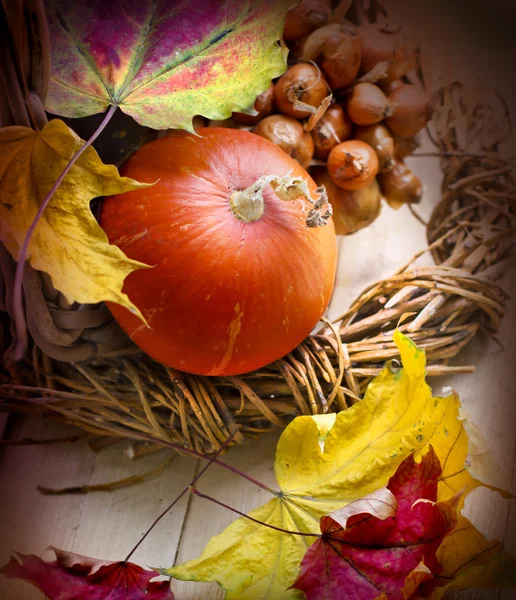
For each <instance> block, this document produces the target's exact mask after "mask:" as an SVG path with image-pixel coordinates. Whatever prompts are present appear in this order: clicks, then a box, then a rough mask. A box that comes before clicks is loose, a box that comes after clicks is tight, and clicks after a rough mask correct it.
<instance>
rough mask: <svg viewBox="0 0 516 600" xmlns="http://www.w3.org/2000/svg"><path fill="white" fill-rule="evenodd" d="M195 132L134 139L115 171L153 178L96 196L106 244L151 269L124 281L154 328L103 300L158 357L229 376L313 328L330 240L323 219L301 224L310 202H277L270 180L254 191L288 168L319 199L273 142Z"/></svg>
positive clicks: (327, 284)
mask: <svg viewBox="0 0 516 600" xmlns="http://www.w3.org/2000/svg"><path fill="white" fill-rule="evenodd" d="M197 133H198V134H199V135H197V136H196V135H193V134H190V133H187V132H178V133H174V134H173V135H170V136H168V137H165V138H162V139H159V140H156V141H153V142H151V143H149V144H146V145H145V146H142V147H141V148H140V149H139V150H137V151H136V152H135V153H134V154H133V156H132V157H131V158H130V159H129V160H128V162H127V163H126V165H125V166H124V167H123V169H122V174H123V175H126V176H128V177H132V178H134V179H137V180H138V181H144V182H156V181H157V183H155V185H153V186H152V187H149V188H146V189H140V190H136V191H133V192H130V193H126V194H121V195H119V196H112V197H109V198H106V199H105V200H104V204H103V208H102V215H101V225H102V227H103V228H104V230H105V231H106V233H107V235H108V238H109V240H110V242H111V243H113V244H116V245H118V246H119V247H120V248H121V249H122V250H123V251H124V252H125V253H126V255H127V256H129V257H130V258H133V259H135V260H139V261H142V262H144V263H147V264H149V265H152V266H153V268H152V269H142V270H138V271H135V272H133V273H131V274H130V275H129V276H128V277H127V279H126V281H125V284H124V288H123V291H124V292H125V293H127V294H128V296H129V298H130V299H131V301H132V302H133V303H134V304H136V306H138V307H139V309H140V310H141V311H142V313H143V315H144V316H145V318H146V319H147V322H148V324H149V326H150V327H146V326H145V325H144V324H142V323H141V322H140V321H139V320H138V319H137V318H136V317H135V316H134V315H133V314H131V313H130V312H129V311H128V310H127V309H125V308H123V307H121V306H119V305H114V304H110V305H109V308H110V310H111V312H112V313H113V315H114V316H115V318H116V319H117V321H118V322H119V323H120V325H121V326H122V328H123V329H124V330H125V331H126V332H127V333H128V334H129V335H130V337H131V339H132V340H133V341H134V342H135V343H136V344H137V345H138V346H140V348H142V349H143V350H144V351H145V352H147V354H149V355H150V356H152V357H153V358H155V359H156V360H158V361H159V362H162V363H164V364H166V365H169V366H171V367H174V368H176V369H178V370H181V371H186V372H189V373H196V374H201V375H232V374H238V373H243V372H247V371H251V370H254V369H258V368H260V367H262V366H264V365H266V364H268V363H270V362H272V361H274V360H276V359H278V358H280V357H282V356H284V355H285V354H287V353H288V352H290V351H291V350H293V349H294V348H295V347H296V346H297V345H298V344H299V343H300V342H301V341H302V340H303V339H304V338H305V337H306V336H307V335H308V334H309V333H310V331H311V330H312V328H313V327H314V326H315V325H316V323H317V321H318V320H319V319H320V317H321V316H322V314H323V313H324V311H325V309H326V307H327V305H328V302H329V300H330V296H331V293H332V289H333V283H334V277H335V270H336V263H337V249H336V237H335V231H334V227H333V222H332V220H331V219H330V220H329V221H328V222H327V223H326V224H325V225H323V226H320V227H313V228H312V227H307V224H306V221H307V216H308V213H309V212H310V210H311V209H312V208H313V205H312V204H311V203H310V202H309V201H308V200H307V199H305V198H303V197H296V199H294V200H282V199H280V198H279V197H278V195H277V193H276V192H275V191H273V189H272V187H271V186H270V185H267V186H265V187H263V186H262V187H263V189H261V190H259V191H258V193H254V192H256V189H255V190H254V191H253V189H252V186H253V185H254V184H255V183H256V182H257V180H259V179H260V178H262V176H264V175H267V176H277V177H278V178H285V177H286V176H287V175H288V176H289V177H293V178H301V179H302V180H304V181H306V182H307V186H308V190H309V192H310V195H312V196H313V199H316V198H317V194H316V192H315V190H316V187H317V186H316V184H315V182H314V181H313V180H312V179H311V178H310V176H309V175H308V174H307V172H306V171H305V170H304V169H303V168H302V167H301V166H300V165H299V164H298V163H297V162H296V161H295V160H293V159H292V158H290V157H289V156H287V154H285V153H284V152H283V151H282V150H280V149H279V148H277V147H276V146H275V145H274V144H272V143H271V142H269V141H268V140H265V139H263V138H261V137H259V136H257V135H255V134H253V133H249V132H247V131H240V130H237V129H222V128H202V129H199V130H197ZM258 187H259V186H258ZM250 190H251V191H253V193H252V194H251V195H250ZM246 221H247V222H246Z"/></svg>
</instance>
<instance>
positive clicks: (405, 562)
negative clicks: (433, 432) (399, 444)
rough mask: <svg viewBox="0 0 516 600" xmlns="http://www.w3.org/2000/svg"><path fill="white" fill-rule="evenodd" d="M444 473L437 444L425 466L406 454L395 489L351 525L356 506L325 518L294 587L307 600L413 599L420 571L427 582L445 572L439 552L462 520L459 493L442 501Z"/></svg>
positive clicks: (364, 505)
mask: <svg viewBox="0 0 516 600" xmlns="http://www.w3.org/2000/svg"><path fill="white" fill-rule="evenodd" d="M440 474H441V465H440V464H439V459H438V458H437V456H436V454H435V452H434V451H433V449H432V448H430V450H429V452H428V453H427V454H426V455H425V456H424V457H423V459H422V461H421V463H419V464H418V463H416V461H415V460H414V456H413V455H412V456H409V457H408V458H406V459H405V460H404V461H403V462H402V463H401V465H400V466H399V467H398V470H397V471H396V473H395V474H394V476H393V477H391V479H390V481H389V483H388V485H387V488H386V489H384V490H379V492H377V494H376V495H374V496H369V497H366V498H364V499H362V500H361V501H359V502H358V504H357V507H360V508H358V510H357V512H354V514H351V515H349V516H348V515H346V521H347V522H346V521H343V519H342V518H341V517H342V514H341V513H342V512H345V511H347V510H348V507H345V508H344V509H340V510H338V511H336V512H334V513H332V514H330V515H329V516H326V517H323V518H322V519H321V532H322V537H321V538H319V539H318V540H317V541H316V542H315V543H314V544H313V545H312V546H311V547H310V549H309V550H308V552H307V553H306V555H305V557H304V558H303V562H302V563H301V573H300V575H299V577H298V579H297V580H296V581H295V583H294V584H293V587H294V588H296V589H299V590H302V591H303V592H305V594H306V598H307V600H345V599H348V598H360V600H376V599H377V598H378V597H379V596H380V595H381V594H384V595H385V597H386V598H388V600H403V598H406V596H405V595H404V588H405V583H406V580H407V578H408V577H409V576H410V575H411V574H412V573H413V571H415V570H418V572H419V574H420V575H419V576H418V577H416V578H415V579H416V583H417V584H420V583H421V580H422V579H423V578H424V579H428V578H430V577H431V574H432V573H435V572H437V571H439V570H440V565H439V563H438V561H437V558H436V552H437V549H438V548H439V546H440V544H441V542H442V540H443V538H444V536H445V535H446V534H447V533H449V531H450V529H451V528H452V527H453V525H454V522H455V515H456V507H455V498H452V499H450V500H448V502H444V503H437V502H436V500H437V487H438V480H439V476H440ZM421 500H424V501H421ZM421 563H422V564H423V565H425V567H426V570H422V569H421V566H420V565H421ZM413 580H414V577H412V578H410V580H409V585H411V586H412V584H413Z"/></svg>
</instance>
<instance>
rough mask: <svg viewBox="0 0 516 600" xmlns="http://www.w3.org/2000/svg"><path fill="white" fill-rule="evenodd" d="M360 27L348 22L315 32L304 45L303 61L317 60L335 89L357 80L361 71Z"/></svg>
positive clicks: (334, 24) (327, 26)
mask: <svg viewBox="0 0 516 600" xmlns="http://www.w3.org/2000/svg"><path fill="white" fill-rule="evenodd" d="M356 31H357V28H356V26H355V25H353V24H352V23H349V22H347V21H345V22H342V23H332V24H331V25H326V26H325V27H321V28H319V29H316V30H315V31H314V32H313V33H311V34H310V35H309V36H308V38H307V39H306V41H305V44H304V46H303V58H305V59H306V60H317V62H318V63H319V65H320V67H321V70H322V72H323V73H324V75H325V77H326V79H327V81H328V83H329V84H330V87H331V88H332V90H338V89H340V88H343V87H345V86H347V85H349V84H350V83H353V81H354V80H355V79H356V76H357V75H358V70H359V69H360V40H359V39H358V35H357V33H356Z"/></svg>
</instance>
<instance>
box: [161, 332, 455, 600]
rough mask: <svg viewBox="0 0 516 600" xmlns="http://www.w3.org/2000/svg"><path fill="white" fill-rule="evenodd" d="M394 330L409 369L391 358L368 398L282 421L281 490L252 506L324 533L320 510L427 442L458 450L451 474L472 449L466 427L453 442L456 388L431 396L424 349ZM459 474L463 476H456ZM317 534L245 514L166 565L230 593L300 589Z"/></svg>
mask: <svg viewBox="0 0 516 600" xmlns="http://www.w3.org/2000/svg"><path fill="white" fill-rule="evenodd" d="M394 339H395V341H396V344H397V346H398V348H399V351H400V354H401V358H402V362H403V369H396V368H394V367H393V365H392V364H388V365H387V366H386V367H385V368H384V369H383V370H382V372H381V373H380V375H378V377H376V378H375V379H374V380H373V381H372V382H371V383H370V385H369V386H368V389H367V392H366V395H365V398H364V399H363V400H362V401H361V402H359V403H358V404H356V405H354V406H353V407H352V408H350V409H348V410H346V411H343V412H341V413H339V414H338V415H337V416H336V417H335V420H334V423H333V426H332V420H333V419H332V418H329V417H326V418H323V419H321V418H320V417H317V418H316V419H314V418H312V417H298V418H296V419H295V420H294V421H293V422H292V423H291V424H290V425H289V426H288V427H287V428H286V429H285V431H284V432H283V434H282V436H281V438H280V440H279V442H278V447H277V452H276V463H275V473H276V478H277V481H278V484H279V487H280V491H279V492H278V493H277V495H276V497H275V498H273V499H272V500H270V501H269V502H268V503H267V504H265V505H263V506H262V507H260V508H258V509H256V510H254V511H252V512H251V513H250V516H252V517H253V518H255V519H257V520H259V521H262V522H265V523H268V524H270V525H274V526H276V527H279V528H282V529H287V530H289V531H299V532H305V533H318V532H319V531H320V530H319V520H320V518H321V516H323V515H327V514H329V513H330V512H332V511H334V510H337V509H338V508H342V507H343V506H345V505H346V504H348V503H349V502H351V501H354V500H357V499H358V498H362V497H364V496H366V495H367V494H370V493H371V492H373V491H375V490H377V489H379V488H381V487H383V486H385V485H386V483H387V482H388V480H389V478H390V477H391V476H392V475H393V474H394V473H395V471H396V469H397V468H398V466H399V464H400V463H401V462H402V461H403V460H404V459H405V458H406V457H407V456H408V455H409V454H411V453H413V452H418V451H422V452H426V449H427V448H428V444H429V443H431V444H432V445H433V447H434V449H435V450H436V452H437V453H438V455H439V458H440V459H441V460H443V457H446V456H450V455H451V458H448V463H449V464H448V466H446V465H445V471H444V473H445V476H446V475H451V473H450V471H449V469H451V468H455V463H454V460H453V456H454V455H453V453H451V448H452V447H453V448H454V449H460V450H461V452H462V450H463V449H464V448H465V449H466V455H467V436H463V437H461V439H460V440H457V439H455V444H454V445H452V446H449V445H448V443H447V442H448V440H449V439H450V436H455V438H457V437H459V436H458V434H457V431H458V430H459V429H460V428H461V424H460V423H458V424H457V425H456V427H452V424H453V423H452V416H453V415H454V414H455V413H454V410H455V406H456V405H455V398H454V397H453V396H451V397H450V396H448V397H445V398H439V397H432V392H431V390H430V388H429V386H428V385H427V384H426V382H425V366H426V359H425V353H424V352H423V351H421V350H419V349H418V348H417V347H416V346H415V344H413V343H412V342H411V341H410V340H409V339H408V338H407V337H406V336H404V335H403V334H401V333H400V332H396V334H395V338H394ZM455 420H457V419H456V416H455ZM319 427H320V429H319ZM445 428H446V431H445ZM444 441H446V444H444ZM436 445H443V448H441V450H440V451H438V449H437V448H436ZM454 451H455V450H454ZM450 453H451V454H450ZM462 467H463V464H462ZM448 479H452V480H453V478H451V477H449V478H448ZM452 483H453V484H454V485H455V484H457V485H462V482H461V481H458V479H457V481H455V480H453V481H452ZM445 485H446V486H448V483H446V484H445V483H444V481H443V483H442V486H443V487H444V486H445ZM452 495H453V494H452ZM312 541H313V538H309V537H303V536H297V535H288V534H284V533H281V532H279V531H275V530H272V529H270V528H267V527H264V526H263V525H260V524H257V523H253V522H252V521H249V520H247V519H244V518H241V519H238V520H237V521H235V522H234V523H232V524H231V525H230V526H229V527H228V528H227V529H226V530H225V531H224V532H223V533H222V534H220V535H219V536H216V537H214V538H212V540H210V542H209V543H208V545H207V546H206V548H205V550H204V552H203V554H202V555H201V556H200V557H199V558H197V559H195V560H191V561H189V562H187V563H185V564H183V565H178V566H175V567H172V568H171V569H168V570H165V571H164V572H165V573H166V574H168V575H171V576H172V577H175V578H176V579H184V580H195V581H217V582H218V583H219V584H220V585H221V586H222V587H223V588H224V589H225V590H226V592H227V595H226V598H227V600H233V599H236V598H241V599H242V600H246V599H247V600H251V599H252V600H255V599H257V598H260V599H270V600H284V599H294V598H302V597H303V596H302V594H301V592H299V591H297V590H289V589H288V588H289V586H290V585H291V584H292V582H293V581H294V579H295V577H296V575H297V573H298V572H299V565H300V563H301V559H302V558H303V556H304V554H305V552H306V550H307V548H308V546H309V545H310V544H311V542H312Z"/></svg>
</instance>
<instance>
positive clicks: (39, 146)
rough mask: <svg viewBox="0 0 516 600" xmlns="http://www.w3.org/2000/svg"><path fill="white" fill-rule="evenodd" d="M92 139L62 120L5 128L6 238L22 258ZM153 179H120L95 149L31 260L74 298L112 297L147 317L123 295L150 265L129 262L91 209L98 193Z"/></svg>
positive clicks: (0, 150) (0, 170) (1, 208)
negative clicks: (131, 278) (129, 280)
mask: <svg viewBox="0 0 516 600" xmlns="http://www.w3.org/2000/svg"><path fill="white" fill-rule="evenodd" d="M83 144H84V142H83V141H82V140H81V139H80V138H79V137H78V136H77V135H76V134H75V133H74V132H73V131H72V130H71V129H70V128H69V127H68V126H67V125H65V124H64V123H63V122H62V121H60V120H58V119H55V120H52V121H50V122H49V123H48V125H46V127H45V128H44V129H43V131H41V132H37V131H34V130H32V129H29V128H27V127H18V126H13V127H6V128H4V129H2V130H0V198H1V201H0V240H1V241H2V242H3V243H4V244H5V246H6V247H7V249H8V250H9V252H10V253H11V254H12V255H13V256H14V258H15V259H17V258H18V256H19V252H20V248H21V246H22V244H23V241H24V239H25V236H26V234H27V231H28V229H29V227H30V225H31V223H32V221H33V220H34V217H35V216H36V213H37V212H38V209H39V207H40V205H41V203H42V202H43V200H44V199H45V197H46V195H47V193H48V192H49V190H50V189H51V187H52V185H53V184H54V182H55V180H56V179H57V177H58V176H59V174H60V173H61V172H62V171H63V169H64V167H65V165H66V164H67V163H68V161H69V160H70V158H71V157H72V156H73V155H74V154H75V153H76V152H77V150H78V149H79V148H80V147H81V146H82V145H83ZM148 185H149V184H146V183H138V182H137V181H135V180H133V179H130V178H129V177H120V175H119V173H118V171H117V169H116V167H114V166H113V165H105V164H103V163H102V161H101V160H100V158H99V156H98V154H97V152H96V151H95V150H94V149H93V148H91V147H90V148H88V149H87V150H86V151H85V152H84V153H83V154H82V156H81V157H80V158H79V160H78V161H77V163H76V164H75V165H74V166H73V167H72V169H71V171H70V173H69V174H68V175H67V176H66V177H65V179H64V181H63V183H62V184H61V185H60V186H59V188H58V189H57V191H56V192H55V193H54V195H53V197H52V199H51V201H50V204H49V205H48V206H47V208H46V210H45V213H44V215H43V217H42V219H41V221H40V223H39V224H38V227H37V228H36V230H35V231H34V234H33V236H32V238H31V241H30V244H29V248H28V256H29V261H30V264H31V265H32V266H33V267H34V268H35V269H38V270H40V271H44V272H46V273H48V274H49V275H50V276H51V278H52V283H53V285H54V287H55V288H56V289H57V290H59V291H60V292H61V293H62V294H63V295H64V296H65V297H66V299H67V300H68V302H70V303H72V302H74V301H76V302H82V303H96V302H101V301H104V300H109V301H112V302H116V303H117V304H121V305H122V306H125V307H126V308H128V309H129V310H131V312H133V313H134V314H136V315H138V316H139V317H140V318H141V319H142V320H143V317H142V315H141V314H140V312H139V310H138V309H137V308H136V307H135V306H134V305H133V304H132V303H131V302H130V300H129V298H128V297H127V296H126V294H124V293H122V285H123V282H124V279H125V277H126V276H127V275H129V273H131V272H132V271H135V270H136V269H141V268H144V267H146V266H147V265H144V264H143V263H140V262H138V261H135V260H130V259H128V258H127V257H126V256H125V254H124V253H123V252H122V251H121V250H120V249H119V248H117V247H116V246H112V245H110V244H109V242H108V239H107V237H106V234H105V233H104V232H103V231H102V229H101V228H100V227H99V225H98V224H97V222H96V221H95V219H94V217H93V214H92V213H91V211H90V207H89V203H90V200H92V199H93V198H96V197H98V196H107V195H111V194H120V193H123V192H129V191H131V190H135V189H138V188H142V187H147V186H148Z"/></svg>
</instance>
